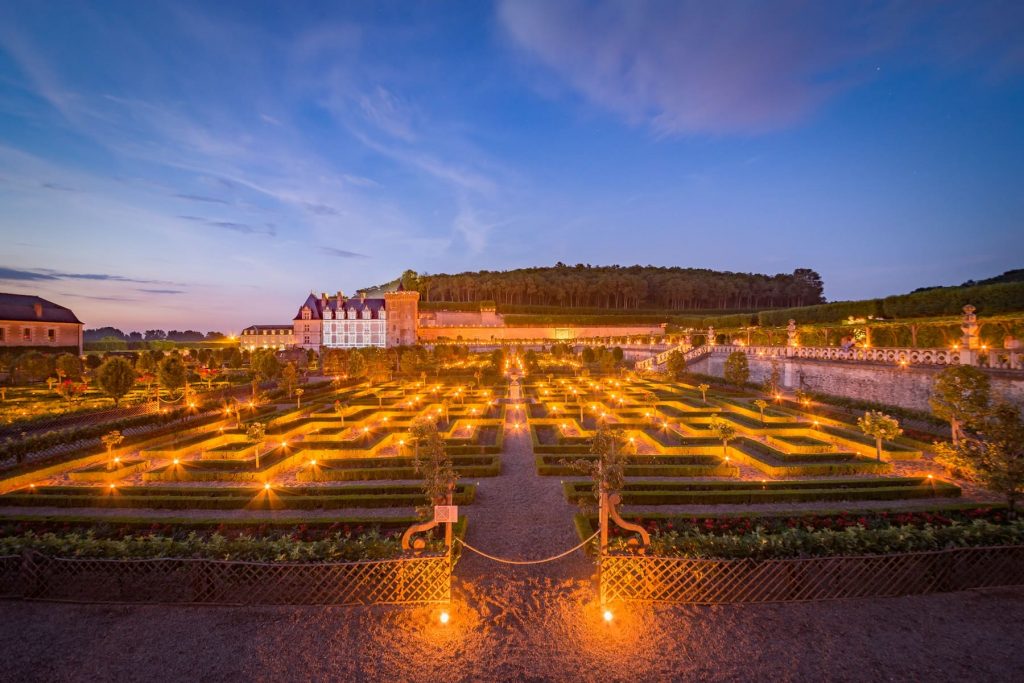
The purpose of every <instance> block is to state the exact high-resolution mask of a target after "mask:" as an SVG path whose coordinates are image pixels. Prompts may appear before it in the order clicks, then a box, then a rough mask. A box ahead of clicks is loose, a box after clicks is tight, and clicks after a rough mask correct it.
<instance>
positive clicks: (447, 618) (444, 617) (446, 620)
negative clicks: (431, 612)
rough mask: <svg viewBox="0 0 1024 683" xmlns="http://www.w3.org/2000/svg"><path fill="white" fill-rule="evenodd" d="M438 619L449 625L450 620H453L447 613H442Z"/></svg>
mask: <svg viewBox="0 0 1024 683" xmlns="http://www.w3.org/2000/svg"><path fill="white" fill-rule="evenodd" d="M438 619H440V621H441V623H442V624H447V623H448V620H449V619H451V616H449V614H448V612H447V611H442V612H441V616H439V617H438Z"/></svg>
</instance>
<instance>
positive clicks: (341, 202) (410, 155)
mask: <svg viewBox="0 0 1024 683" xmlns="http://www.w3.org/2000/svg"><path fill="white" fill-rule="evenodd" d="M1022 35H1024V2H1020V1H1019V0H1010V1H1008V2H985V1H982V0H970V1H964V2H939V1H935V2H932V1H928V2H861V3H855V2H846V1H843V2H829V1H823V2H818V1H815V2H789V1H785V0H778V1H774V2H762V1H755V2H742V1H739V0H737V1H731V2H723V3H711V2H704V1H703V0H697V1H693V2H686V1H681V0H677V1H672V2H644V1H642V0H623V1H621V2H582V1H575V0H570V1H565V2H562V1H558V0H538V1H533V0H516V1H509V2H497V3H494V4H489V3H485V2H465V3H456V2H423V3H413V2H395V3H387V2H373V3H369V2H352V3H334V2H331V3H327V2H323V3H309V4H304V3H299V2H280V3H271V2H234V3H232V2H218V3H212V2H196V3H191V2H183V1H180V0H178V1H175V2H167V3H163V2H155V1H153V2H150V1H147V2H123V3H121V2H96V3H83V2H40V1H38V0H28V1H22V0H8V1H7V2H4V3H2V4H0V291H11V292H24V293H40V294H42V295H43V296H46V297H48V298H51V299H53V300H56V301H57V302H59V303H63V304H66V305H68V306H70V307H72V308H73V309H74V310H75V311H76V312H77V313H78V315H79V317H80V318H82V319H83V320H84V321H85V322H86V324H87V326H89V327H95V326H101V325H107V324H113V325H116V326H118V327H122V328H124V329H146V328H149V327H160V328H163V329H170V328H177V329H184V328H196V329H201V330H207V329H218V330H223V331H225V332H232V331H238V330H239V329H241V328H242V327H244V326H245V325H248V324H250V323H254V322H256V323H276V322H284V321H288V320H290V319H291V316H292V315H293V314H294V312H295V310H296V309H297V307H298V305H299V304H300V303H301V302H302V300H303V299H304V297H305V295H306V294H307V293H308V292H309V291H310V290H311V289H312V290H316V291H317V292H319V291H322V290H324V291H329V292H334V291H336V290H338V289H343V290H346V291H353V290H354V289H355V288H356V287H359V286H366V285H371V284H377V283H379V282H383V281H385V280H388V279H391V278H392V277H394V276H396V275H397V274H398V273H400V272H401V271H402V270H403V269H405V268H413V269H415V270H418V271H420V272H453V271H459V270H468V269H474V270H475V269H480V268H486V269H503V268H509V267H517V266H527V265H551V264H554V263H555V262H556V261H564V262H566V263H570V264H574V263H581V262H582V263H593V264H610V263H620V264H624V265H627V264H633V263H640V264H655V265H680V266H696V267H710V268H718V269H725V270H736V271H756V272H768V273H775V272H789V271H792V270H793V269H794V268H796V267H811V268H815V269H816V270H818V271H819V272H820V273H821V274H822V276H823V277H824V279H825V283H826V295H827V296H828V297H829V298H830V299H833V300H835V299H848V298H862V297H867V296H875V295H885V294H892V293H899V292H904V291H908V290H910V289H913V288H915V287H918V286H923V285H936V284H956V283H959V282H961V281H963V280H966V279H969V278H981V277H987V276H990V275H994V274H998V273H1000V272H1002V271H1004V270H1007V269H1009V268H1016V267H1022V266H1024V259H1022V254H1024V248H1022V245H1021V237H1022V235H1024V39H1022V38H1021V36H1022Z"/></svg>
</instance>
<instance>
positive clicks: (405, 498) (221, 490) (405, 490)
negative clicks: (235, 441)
mask: <svg viewBox="0 0 1024 683" xmlns="http://www.w3.org/2000/svg"><path fill="white" fill-rule="evenodd" d="M475 495H476V488H475V487H474V486H473V485H472V484H458V485H456V488H455V492H454V497H453V500H454V502H455V504H456V505H469V504H470V503H472V502H473V499H474V497H475ZM424 503H425V497H424V494H423V489H422V487H421V486H419V485H418V484H386V485H379V486H344V487H325V486H317V487H296V486H273V487H271V488H270V489H266V488H264V487H262V486H260V487H248V488H237V487H208V486H207V487H198V486H193V487H187V486H118V487H115V488H108V487H99V486H39V487H35V488H32V489H29V490H26V489H21V490H19V491H16V492H13V493H7V494H4V495H2V496H0V506H4V507H64V508H90V507H104V508H111V507H115V508H140V509H173V510H242V509H246V510H337V509H344V508H375V507H415V506H416V505H421V504H424Z"/></svg>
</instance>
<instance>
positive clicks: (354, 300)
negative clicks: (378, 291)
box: [292, 294, 387, 320]
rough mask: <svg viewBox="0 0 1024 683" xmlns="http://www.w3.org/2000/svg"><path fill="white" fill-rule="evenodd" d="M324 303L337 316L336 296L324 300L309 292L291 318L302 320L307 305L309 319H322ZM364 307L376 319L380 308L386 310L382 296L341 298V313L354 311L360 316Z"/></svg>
mask: <svg viewBox="0 0 1024 683" xmlns="http://www.w3.org/2000/svg"><path fill="white" fill-rule="evenodd" d="M325 305H326V307H327V308H328V309H330V310H331V312H333V313H334V315H335V318H337V317H338V297H337V296H332V297H328V298H327V301H326V302H325V301H324V300H323V299H322V298H321V297H318V296H317V295H316V294H310V295H309V296H308V297H306V300H305V301H303V302H302V305H301V306H299V310H298V312H296V314H295V317H294V318H292V320H302V309H303V308H304V307H306V306H309V310H310V311H311V313H310V320H323V319H324V310H325V309H324V306H325ZM366 308H368V309H370V318H371V319H373V320H376V319H377V318H379V317H380V312H381V311H382V310H387V304H386V302H385V300H384V299H383V298H378V297H365V298H363V297H355V296H354V297H350V298H347V299H346V298H342V300H341V310H342V312H343V313H348V312H349V311H355V312H356V315H357V316H359V317H360V318H361V317H362V314H363V309H366Z"/></svg>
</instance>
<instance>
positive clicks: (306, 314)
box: [302, 306, 311, 320]
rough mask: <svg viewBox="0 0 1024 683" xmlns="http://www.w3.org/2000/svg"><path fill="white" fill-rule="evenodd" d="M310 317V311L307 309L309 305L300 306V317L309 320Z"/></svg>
mask: <svg viewBox="0 0 1024 683" xmlns="http://www.w3.org/2000/svg"><path fill="white" fill-rule="evenodd" d="M310 317H311V314H310V311H309V307H308V306H303V307H302V319H303V320H309V319H310Z"/></svg>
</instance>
